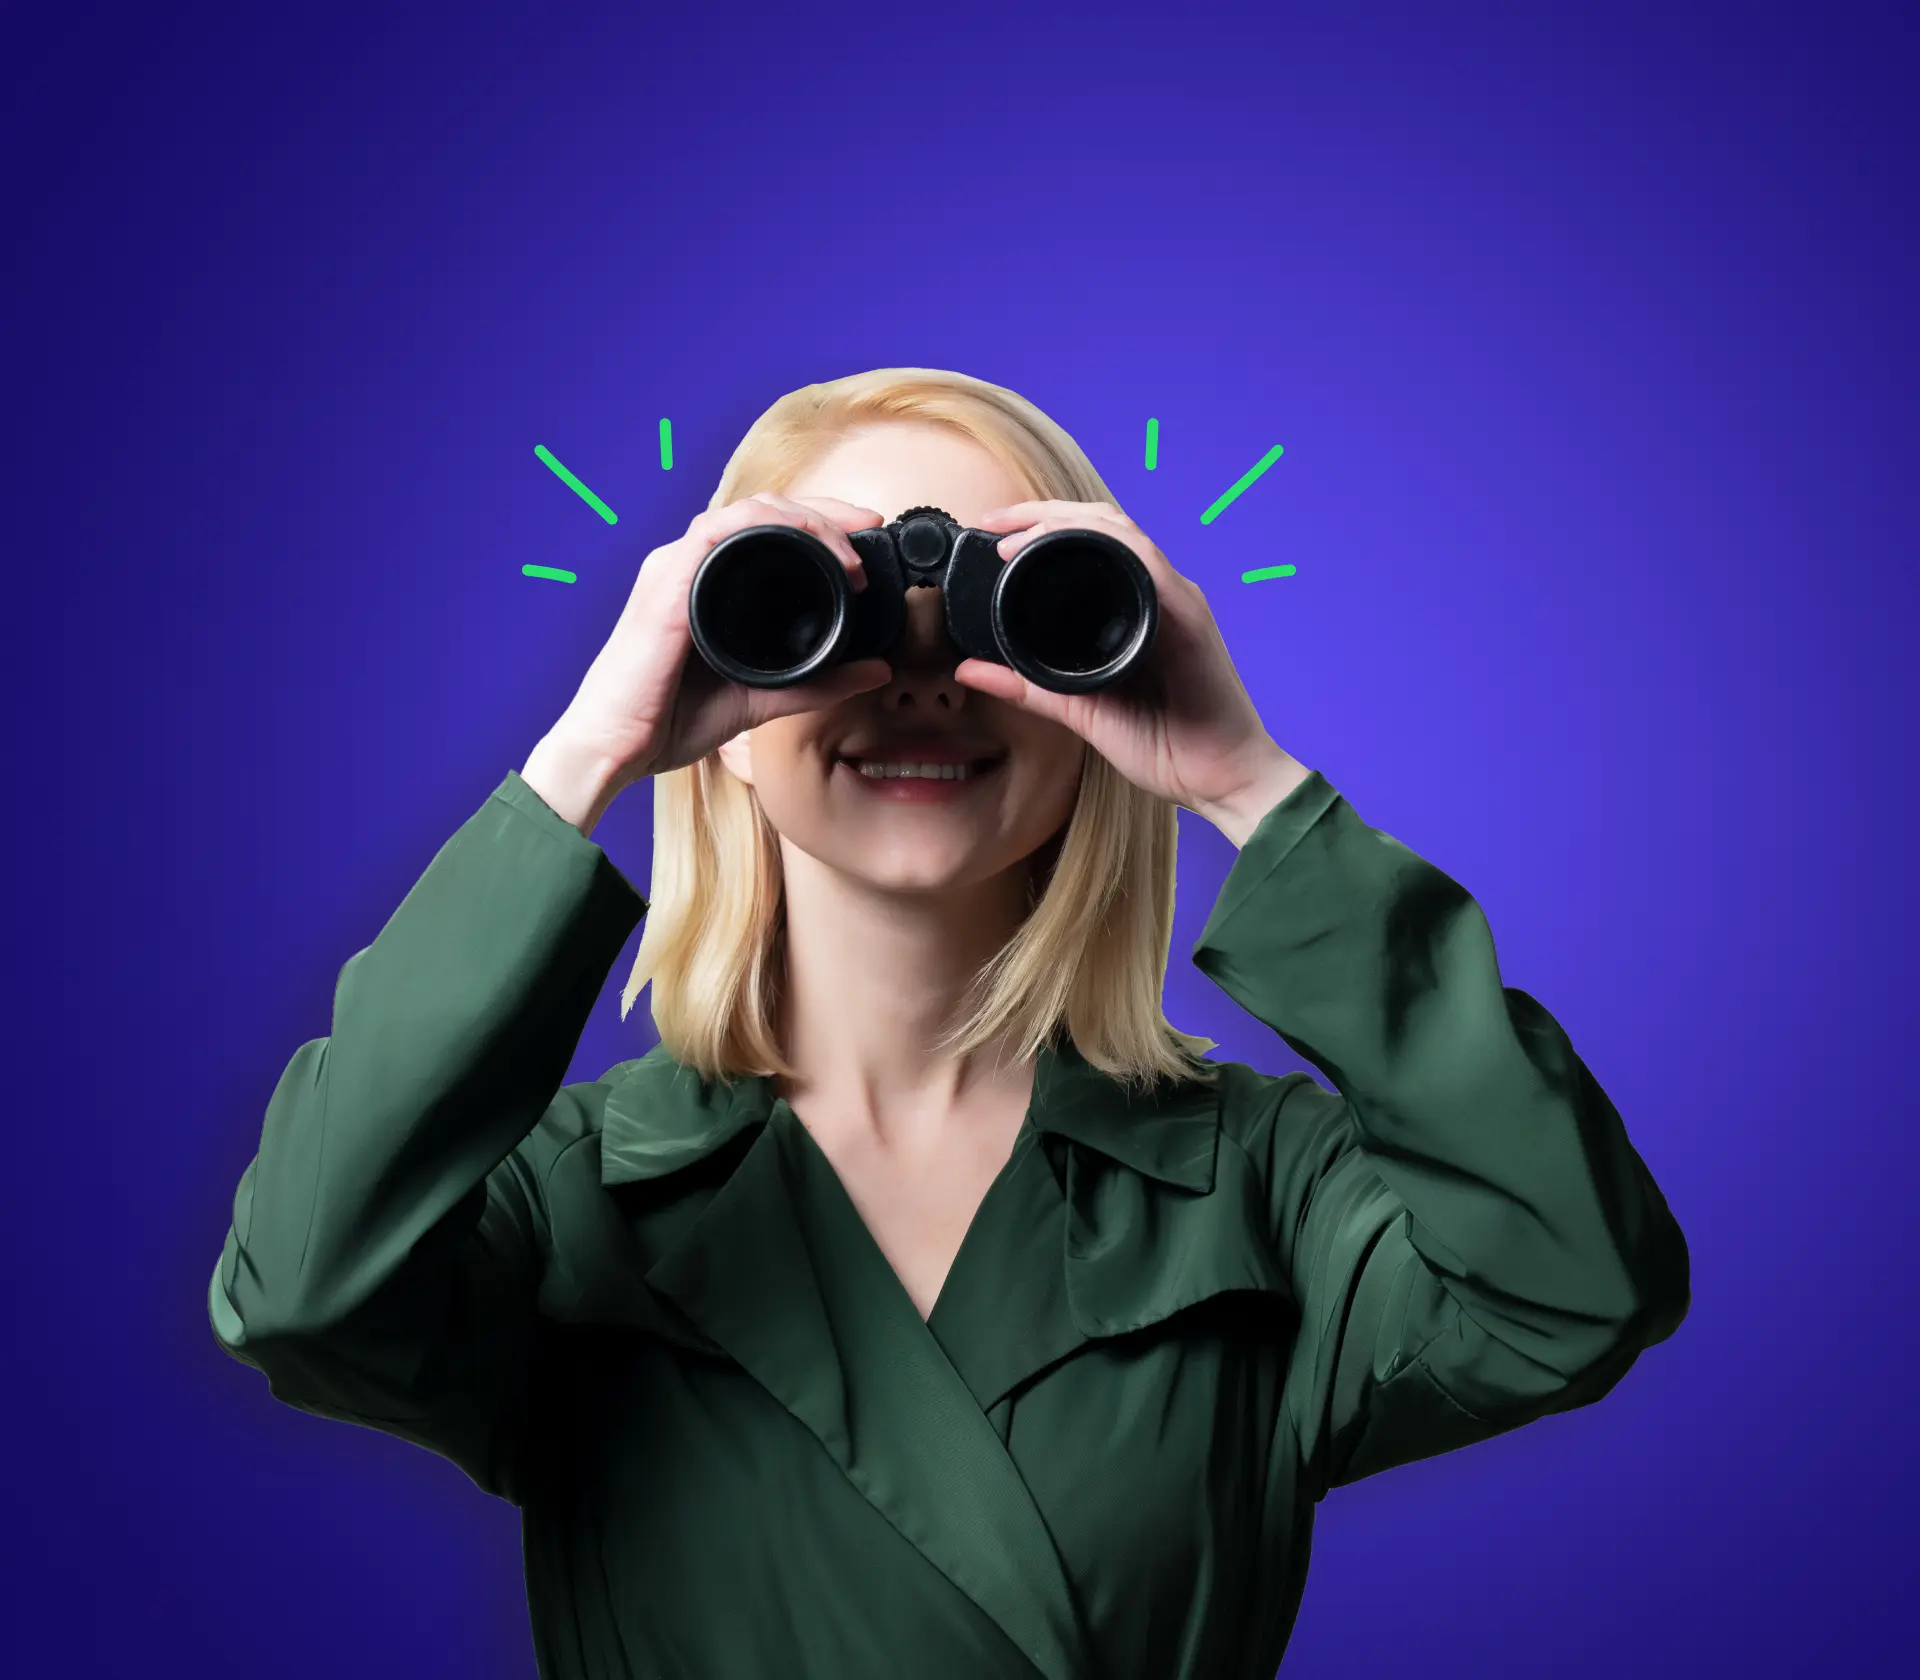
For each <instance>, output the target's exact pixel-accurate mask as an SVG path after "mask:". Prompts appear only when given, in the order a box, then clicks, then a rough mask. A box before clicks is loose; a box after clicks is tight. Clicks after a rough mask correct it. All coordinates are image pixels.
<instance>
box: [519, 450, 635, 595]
mask: <svg viewBox="0 0 1920 1680" xmlns="http://www.w3.org/2000/svg"><path fill="white" fill-rule="evenodd" d="M533 452H534V454H536V455H538V456H539V457H540V459H541V460H543V461H545V462H546V463H547V465H548V466H550V467H551V468H553V471H554V474H555V476H556V477H557V478H558V479H559V480H560V482H561V483H562V484H564V485H566V487H567V488H568V489H569V490H571V491H572V492H573V493H574V494H575V495H576V496H578V497H579V498H580V499H581V501H583V502H585V503H586V504H587V506H588V507H590V508H592V509H593V511H594V512H595V513H597V514H599V515H600V517H601V518H602V519H604V520H605V521H606V522H607V523H608V524H609V525H612V524H614V523H616V522H617V521H618V519H619V517H620V516H619V515H618V514H617V513H615V512H614V511H613V509H612V508H610V507H608V506H607V504H606V503H605V502H603V501H601V500H600V498H599V497H598V496H596V495H595V494H594V493H593V492H592V491H591V490H589V489H588V488H587V487H586V486H585V485H584V484H582V483H581V482H580V480H579V479H577V478H575V477H574V476H573V474H572V473H570V472H568V471H567V469H566V468H565V467H563V466H561V464H560V463H559V462H558V461H556V460H555V459H554V456H553V451H552V450H550V449H549V448H548V447H547V446H546V445H545V444H544V443H536V444H535V445H534V446H533ZM567 581H568V582H569V583H571V582H572V581H573V579H571V578H569V579H567Z"/></svg>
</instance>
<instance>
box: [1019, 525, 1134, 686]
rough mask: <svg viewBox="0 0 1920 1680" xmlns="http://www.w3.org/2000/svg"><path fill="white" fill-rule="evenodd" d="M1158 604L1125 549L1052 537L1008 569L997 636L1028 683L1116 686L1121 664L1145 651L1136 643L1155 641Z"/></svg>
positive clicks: (1071, 535) (1068, 535) (1066, 534)
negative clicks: (1130, 652) (1118, 662)
mask: <svg viewBox="0 0 1920 1680" xmlns="http://www.w3.org/2000/svg"><path fill="white" fill-rule="evenodd" d="M1130 561H1131V562H1133V563H1132V564H1131V565H1129V564H1128V562H1130ZM1156 605H1157V603H1156V601H1155V599H1154V592H1153V584H1152V580H1151V579H1149V578H1148V577H1147V575H1146V569H1145V568H1144V567H1143V566H1141V565H1140V564H1139V562H1138V561H1137V559H1136V558H1135V556H1134V555H1133V554H1132V553H1130V552H1127V551H1125V548H1124V545H1123V544H1121V543H1119V542H1118V541H1111V542H1101V541H1097V540H1088V539H1087V538H1085V537H1083V536H1080V535H1079V534H1077V533H1075V532H1072V531H1057V532H1050V533H1048V534H1047V535H1045V536H1043V537H1039V538H1036V539H1035V540H1034V541H1033V542H1031V543H1029V544H1028V545H1027V547H1026V548H1025V549H1023V550H1022V551H1021V552H1020V553H1019V554H1017V555H1015V556H1014V558H1013V560H1012V561H1011V562H1009V564H1008V566H1007V570H1006V574H1005V576H1004V577H1003V578H1002V579H1001V581H1000V586H999V588H998V589H997V590H996V591H995V599H994V612H993V619H994V632H995V636H996V638H997V639H998V641H999V642H1000V644H1001V648H1002V651H1003V653H1004V654H1005V656H1006V659H1007V663H1008V664H1009V665H1011V666H1012V667H1013V668H1014V669H1015V670H1017V671H1018V672H1019V673H1020V674H1021V675H1022V676H1024V677H1026V678H1027V679H1028V680H1029V681H1031V682H1037V683H1039V684H1040V685H1041V687H1043V688H1051V689H1055V690H1058V691H1071V690H1074V689H1078V688H1083V687H1095V686H1099V685H1100V682H1101V680H1102V678H1103V677H1104V679H1105V680H1107V681H1111V680H1112V679H1113V678H1114V677H1116V676H1118V675H1119V674H1120V673H1119V671H1115V670H1111V669H1110V668H1111V667H1113V665H1114V662H1115V661H1116V660H1117V659H1119V658H1121V656H1122V655H1123V654H1125V653H1127V652H1128V650H1129V649H1130V648H1134V649H1135V651H1136V652H1137V651H1144V650H1143V648H1139V647H1136V644H1143V643H1144V642H1145V641H1146V640H1147V639H1148V637H1149V636H1150V635H1151V631H1152V628H1153V625H1154V620H1155V616H1156V615H1155V608H1156ZM1128 663H1129V664H1130V663H1131V661H1128Z"/></svg>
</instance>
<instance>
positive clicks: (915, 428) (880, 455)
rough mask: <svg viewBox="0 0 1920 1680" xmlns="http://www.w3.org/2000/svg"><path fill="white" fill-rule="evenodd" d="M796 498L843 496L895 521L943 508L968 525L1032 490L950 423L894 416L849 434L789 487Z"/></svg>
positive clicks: (1024, 498)
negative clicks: (917, 510)
mask: <svg viewBox="0 0 1920 1680" xmlns="http://www.w3.org/2000/svg"><path fill="white" fill-rule="evenodd" d="M786 493H787V494H788V495H790V496H837V497H839V498H840V500H842V501H845V502H852V503H854V504H855V505H856V506H858V507H867V508H872V509H873V510H874V511H875V512H876V513H878V514H880V515H881V516H882V517H883V518H886V519H892V518H894V517H895V516H897V515H898V514H900V513H903V512H904V511H905V510H906V509H908V508H910V507H919V506H931V507H939V508H944V509H946V511H947V512H948V513H950V514H952V515H953V516H954V518H956V519H958V520H960V521H961V522H962V523H963V524H965V523H967V522H968V521H970V520H972V519H974V518H976V517H978V516H980V515H983V514H984V513H986V511H987V510H988V509H989V508H995V507H1003V506H1005V505H1006V504H1007V503H1009V502H1017V501H1025V500H1027V499H1028V497H1029V495H1030V492H1029V491H1028V489H1027V487H1026V486H1025V485H1024V484H1023V483H1022V482H1021V481H1020V479H1019V478H1018V477H1017V476H1016V475H1015V474H1014V473H1013V472H1012V471H1011V470H1010V469H1009V468H1007V467H1006V466H1005V465H1003V464H1002V463H1001V462H1000V460H999V459H998V458H997V457H996V456H994V455H993V454H992V453H991V452H990V451H988V450H987V449H986V448H985V447H984V446H983V445H981V444H978V443H976V442H974V440H973V439H972V438H969V437H964V436H962V435H961V434H959V433H958V432H954V431H950V430H948V429H947V428H946V427H944V426H929V425H925V424H918V423H911V422H904V421H895V422H889V423H886V424H881V425H876V426H869V427H866V428H864V429H862V430H861V431H859V432H856V433H853V434H852V435H850V436H848V437H846V438H843V439H842V440H841V441H840V442H839V443H838V444H836V445H835V446H834V447H833V448H832V449H831V450H829V451H828V452H827V453H826V454H825V455H823V456H821V457H820V459H819V460H817V461H815V462H814V463H813V464H812V465H811V466H809V467H807V468H806V469H805V470H804V471H803V472H802V473H801V474H800V476H799V477H798V478H796V479H795V480H794V481H793V483H792V484H791V485H789V486H788V487H787V492H786Z"/></svg>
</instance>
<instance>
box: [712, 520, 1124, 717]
mask: <svg viewBox="0 0 1920 1680" xmlns="http://www.w3.org/2000/svg"><path fill="white" fill-rule="evenodd" d="M1006 534H1007V533H1006V532H1004V531H977V530H974V529H972V528H971V527H966V526H962V525H961V524H960V523H959V522H958V521H957V520H956V519H954V518H953V516H952V515H951V514H948V513H945V512H943V511H942V510H941V509H939V508H934V507H916V508H908V509H907V511H906V512H905V513H903V514H901V515H900V517H899V518H898V519H896V520H894V521H893V522H892V523H891V524H888V525H883V526H876V527H874V528H873V529H871V530H866V531H849V532H848V533H847V537H848V540H849V541H850V542H851V543H852V544H853V547H854V552H855V553H857V554H858V555H859V556H860V561H861V564H862V566H864V567H865V569H866V574H867V587H866V588H865V589H864V590H862V591H861V592H860V593H859V594H857V595H856V594H855V593H854V591H853V588H852V585H851V584H849V583H848V581H847V572H846V568H845V566H843V565H842V564H841V562H840V559H839V557H838V556H837V555H836V554H835V553H834V552H833V550H832V549H830V548H829V547H828V546H827V545H826V544H825V543H824V542H823V541H821V539H820V538H818V537H816V536H815V535H814V534H813V533H812V532H811V531H806V530H802V529H800V528H799V527H798V526H794V525H751V526H749V527H747V529H745V530H744V531H735V532H734V533H733V534H732V535H731V536H728V537H723V538H722V539H721V540H720V541H719V542H717V543H715V544H714V545H713V548H712V550H711V551H710V552H709V553H708V555H707V557H706V559H704V560H703V561H701V562H700V567H699V569H698V570H697V571H696V572H695V573H694V577H693V588H692V592H691V594H690V596H689V598H688V602H687V617H688V622H689V626H690V628H691V629H692V631H693V642H694V646H695V647H697V648H698V649H699V650H700V656H701V658H703V659H704V660H706V662H707V663H708V664H709V665H710V666H712V667H713V669H714V670H715V671H716V672H718V673H719V674H720V675H721V676H722V677H725V678H727V679H728V680H730V681H732V682H737V683H744V684H745V685H747V686H748V687H749V688H791V687H793V686H794V685H796V684H798V683H803V682H810V681H812V680H813V679H814V678H816V677H819V676H822V675H824V674H825V673H826V672H827V671H829V670H830V669H832V668H833V667H834V666H836V665H842V664H847V663H850V662H851V661H853V660H856V659H866V658H870V657H872V656H874V655H883V656H884V655H885V654H886V653H887V651H888V649H890V648H891V647H892V646H893V645H894V643H895V642H896V641H898V640H899V638H900V635H901V633H902V631H903V630H904V629H905V628H906V618H907V614H906V593H907V591H908V590H909V589H913V588H919V587H931V588H935V589H938V590H940V591H941V594H942V597H943V599H944V604H945V608H946V622H947V634H948V635H949V637H950V638H951V639H952V641H953V644H954V646H955V647H957V648H958V649H959V650H960V653H961V656H962V657H963V658H964V657H971V658H974V659H986V660H991V661H992V662H993V663H994V664H996V665H1007V666H1011V667H1012V668H1013V669H1014V670H1016V671H1018V672H1019V673H1020V675H1021V676H1023V677H1025V678H1026V679H1027V681H1029V682H1031V683H1034V684H1036V685H1038V686H1039V687H1041V688H1046V689H1051V690H1053V691H1054V692H1055V693H1059V694H1082V693H1085V692H1087V691H1088V690H1091V689H1096V688H1105V687H1106V686H1107V685H1108V684H1110V683H1114V682H1117V681H1119V680H1120V678H1121V677H1123V676H1124V675H1126V673H1127V672H1128V671H1130V670H1132V669H1133V667H1134V666H1135V665H1136V664H1137V663H1138V662H1139V661H1140V660H1141V659H1142V658H1143V657H1145V655H1146V653H1147V650H1148V649H1149V648H1151V647H1152V645H1153V637H1154V631H1155V630H1156V629H1157V628H1158V626H1159V619H1160V604H1159V597H1158V595H1157V594H1156V592H1155V590H1154V587H1153V580H1152V578H1150V577H1149V576H1148V575H1147V569H1146V567H1145V566H1144V565H1142V564H1141V563H1140V557H1139V556H1138V555H1137V554H1135V553H1134V552H1133V550H1132V549H1130V548H1129V547H1127V545H1126V544H1125V543H1123V542H1121V541H1120V539H1119V538H1118V537H1112V536H1109V535H1107V533H1106V532H1104V531H1090V530H1070V531H1043V532H1042V533H1041V534H1040V535H1039V536H1037V537H1035V538H1034V539H1033V540H1032V541H1031V542H1029V543H1027V544H1026V546H1025V547H1023V548H1022V549H1021V550H1020V552H1019V553H1018V554H1016V555H1015V556H1014V557H1013V558H1012V559H1011V560H1002V559H1001V558H1000V554H999V551H998V548H997V546H996V545H997V544H998V543H999V541H1000V539H1001V538H1002V537H1004V536H1005V535H1006Z"/></svg>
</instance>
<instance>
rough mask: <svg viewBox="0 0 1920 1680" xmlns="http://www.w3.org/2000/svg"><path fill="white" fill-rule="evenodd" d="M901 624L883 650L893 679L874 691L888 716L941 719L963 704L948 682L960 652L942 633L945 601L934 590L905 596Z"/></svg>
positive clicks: (944, 631) (963, 696)
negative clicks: (901, 714)
mask: <svg viewBox="0 0 1920 1680" xmlns="http://www.w3.org/2000/svg"><path fill="white" fill-rule="evenodd" d="M906 608H907V621H906V625H905V627H904V628H903V629H902V630H901V632H900V640H899V641H898V642H897V643H895V644H894V646H893V647H892V648H891V649H889V650H888V657H889V659H890V660H891V661H892V664H893V680H892V681H891V682H889V683H888V684H887V686H886V687H885V688H884V689H882V690H881V692H880V704H881V706H882V707H883V708H885V709H886V710H887V711H890V712H908V713H912V714H914V715H916V716H920V717H929V716H944V715H946V714H947V713H950V712H957V711H959V710H960V708H961V707H962V706H964V705H965V704H966V699H967V691H966V689H965V688H964V687H962V686H961V685H960V684H959V683H957V682H955V681H954V679H953V668H954V666H956V665H958V664H959V663H960V650H959V649H958V648H957V647H955V646H954V645H953V640H952V638H951V637H950V636H948V634H947V614H946V597H945V596H943V595H942V594H941V593H940V591H939V590H937V589H926V588H915V589H909V590H908V591H907V598H906Z"/></svg>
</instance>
